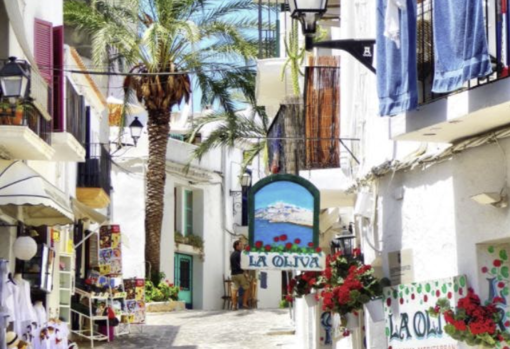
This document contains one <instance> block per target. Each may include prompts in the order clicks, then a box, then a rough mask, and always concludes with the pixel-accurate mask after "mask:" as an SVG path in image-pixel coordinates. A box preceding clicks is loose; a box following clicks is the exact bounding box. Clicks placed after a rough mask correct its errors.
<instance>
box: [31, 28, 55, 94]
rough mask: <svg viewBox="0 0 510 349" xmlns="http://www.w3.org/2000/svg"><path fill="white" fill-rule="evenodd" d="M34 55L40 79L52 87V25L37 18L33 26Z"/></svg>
mask: <svg viewBox="0 0 510 349" xmlns="http://www.w3.org/2000/svg"><path fill="white" fill-rule="evenodd" d="M34 55H35V61H36V63H37V66H38V67H39V70H40V71H41V75H42V77H43V78H44V79H45V80H46V81H47V82H48V83H49V84H50V86H52V81H53V70H52V68H53V25H52V24H51V23H50V22H46V21H43V20H41V19H37V18H36V19H35V24H34Z"/></svg>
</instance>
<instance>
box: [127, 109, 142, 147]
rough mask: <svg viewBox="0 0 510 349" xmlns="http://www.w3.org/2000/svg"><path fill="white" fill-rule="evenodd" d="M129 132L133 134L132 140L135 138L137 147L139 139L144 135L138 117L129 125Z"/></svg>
mask: <svg viewBox="0 0 510 349" xmlns="http://www.w3.org/2000/svg"><path fill="white" fill-rule="evenodd" d="M128 127H129V132H130V133H131V138H133V143H134V146H135V147H136V143H138V139H140V136H141V135H142V130H143V124H142V123H141V122H140V120H138V117H137V116H135V119H134V120H133V121H132V122H131V123H130V124H129V126H128Z"/></svg>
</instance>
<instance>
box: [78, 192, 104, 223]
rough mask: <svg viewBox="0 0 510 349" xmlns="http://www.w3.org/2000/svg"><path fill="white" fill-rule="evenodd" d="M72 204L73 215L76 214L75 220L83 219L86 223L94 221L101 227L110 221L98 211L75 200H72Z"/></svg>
mask: <svg viewBox="0 0 510 349" xmlns="http://www.w3.org/2000/svg"><path fill="white" fill-rule="evenodd" d="M71 202H72V204H73V213H74V218H75V219H81V220H84V221H92V222H95V223H97V224H99V225H101V224H103V223H104V222H106V221H107V220H108V218H107V217H106V216H105V215H103V214H101V213H99V212H97V211H96V210H94V209H93V208H91V207H89V206H87V205H85V204H82V203H81V202H79V201H78V200H76V199H75V198H72V199H71Z"/></svg>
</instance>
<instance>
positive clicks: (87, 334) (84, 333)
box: [71, 288, 110, 348]
mask: <svg viewBox="0 0 510 349" xmlns="http://www.w3.org/2000/svg"><path fill="white" fill-rule="evenodd" d="M75 292H76V294H78V295H80V296H81V297H86V298H88V301H89V313H88V314H83V313H82V312H80V311H77V310H74V309H72V308H71V312H72V313H75V314H77V315H78V316H79V318H78V329H77V330H71V332H72V333H74V334H76V335H78V336H80V337H83V338H87V339H89V340H90V347H91V348H94V341H107V342H109V341H110V340H109V338H108V336H105V335H104V334H101V333H98V332H96V331H94V325H95V324H94V322H95V321H98V320H106V328H107V329H108V330H109V328H110V322H109V320H108V316H98V315H95V314H94V313H93V310H92V301H93V300H102V301H104V302H105V303H107V302H108V297H101V296H94V295H92V293H89V292H86V291H83V290H81V289H79V288H76V289H75ZM83 319H86V320H89V326H90V328H89V329H83V328H82V326H83V323H84V322H83V321H82V320H83Z"/></svg>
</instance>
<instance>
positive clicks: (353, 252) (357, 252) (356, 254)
mask: <svg viewBox="0 0 510 349" xmlns="http://www.w3.org/2000/svg"><path fill="white" fill-rule="evenodd" d="M352 254H353V255H354V256H358V255H360V254H361V250H360V249H359V248H355V249H354V250H352Z"/></svg>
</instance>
